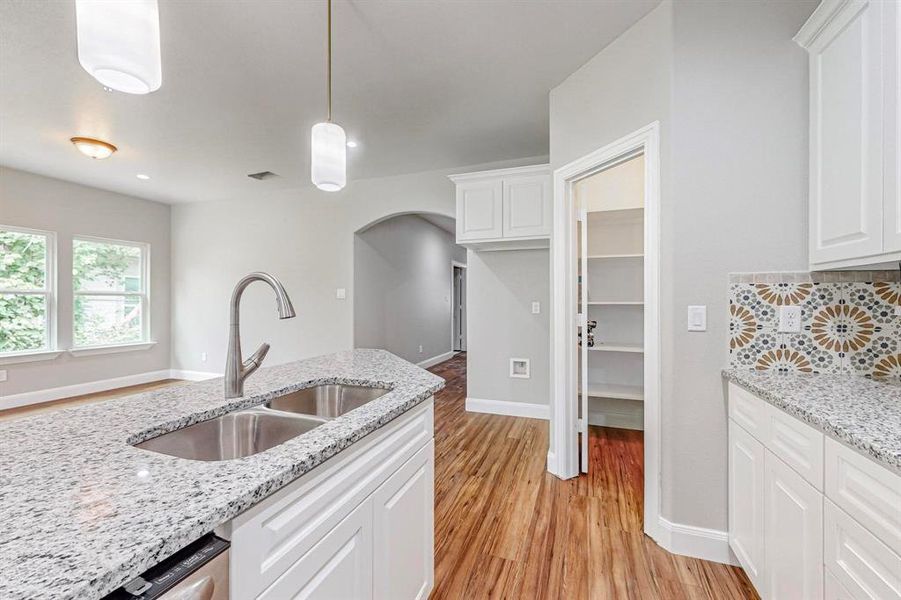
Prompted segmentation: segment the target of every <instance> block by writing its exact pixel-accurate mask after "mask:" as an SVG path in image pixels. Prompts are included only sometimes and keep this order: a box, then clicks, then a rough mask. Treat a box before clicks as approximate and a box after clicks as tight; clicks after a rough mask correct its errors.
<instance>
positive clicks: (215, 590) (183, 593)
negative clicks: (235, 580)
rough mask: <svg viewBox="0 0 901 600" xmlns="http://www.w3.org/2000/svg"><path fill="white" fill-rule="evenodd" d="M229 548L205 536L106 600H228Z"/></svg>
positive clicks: (225, 543)
mask: <svg viewBox="0 0 901 600" xmlns="http://www.w3.org/2000/svg"><path fill="white" fill-rule="evenodd" d="M228 547H229V543H228V542H227V541H225V540H223V539H221V538H218V537H216V536H215V535H213V534H209V535H205V536H204V537H202V538H200V539H199V540H197V541H196V542H194V543H192V544H189V545H188V546H186V547H185V548H183V549H181V550H179V551H178V552H176V553H175V554H173V555H172V556H170V557H169V558H167V559H166V560H164V561H163V562H161V563H160V564H158V565H156V566H155V567H152V568H150V569H148V570H147V571H145V572H144V573H142V574H141V575H140V576H139V577H135V578H134V579H132V580H131V581H129V582H128V583H126V584H125V585H123V586H122V587H121V588H119V589H118V590H116V591H115V592H113V593H112V594H109V595H108V596H106V597H105V598H104V599H103V600H228Z"/></svg>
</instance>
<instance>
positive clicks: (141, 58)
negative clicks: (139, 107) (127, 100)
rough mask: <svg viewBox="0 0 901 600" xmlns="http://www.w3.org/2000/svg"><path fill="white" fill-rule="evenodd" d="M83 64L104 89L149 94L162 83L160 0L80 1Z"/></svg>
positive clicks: (77, 17)
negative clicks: (125, 0) (158, 1)
mask: <svg viewBox="0 0 901 600" xmlns="http://www.w3.org/2000/svg"><path fill="white" fill-rule="evenodd" d="M75 21H76V24H77V34H78V62H80V63H81V66H82V67H84V70H85V71H87V72H88V73H90V74H91V76H92V77H93V78H94V79H96V80H97V81H99V82H100V83H101V84H103V85H104V86H105V87H108V88H111V89H113V90H117V91H119V92H125V93H126V94H149V93H150V92H153V91H155V90H158V89H159V87H160V85H161V84H162V81H163V68H162V60H161V59H160V17H159V8H158V6H157V0H128V1H127V2H110V1H109V0H75Z"/></svg>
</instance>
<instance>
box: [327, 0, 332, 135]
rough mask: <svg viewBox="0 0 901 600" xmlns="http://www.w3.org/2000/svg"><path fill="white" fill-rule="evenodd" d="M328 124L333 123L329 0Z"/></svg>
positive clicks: (330, 10)
mask: <svg viewBox="0 0 901 600" xmlns="http://www.w3.org/2000/svg"><path fill="white" fill-rule="evenodd" d="M326 71H327V73H328V84H327V88H328V122H329V123H331V122H332V0H328V68H327V70H326Z"/></svg>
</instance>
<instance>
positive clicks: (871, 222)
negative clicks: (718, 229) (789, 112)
mask: <svg viewBox="0 0 901 600" xmlns="http://www.w3.org/2000/svg"><path fill="white" fill-rule="evenodd" d="M897 19H898V17H897V6H896V5H895V4H894V3H892V2H883V1H881V0H845V1H839V0H824V1H823V2H822V3H821V4H820V6H819V7H818V8H817V10H816V11H814V13H813V14H812V15H811V17H810V19H808V21H807V22H806V23H805V24H804V26H803V27H802V28H801V30H800V31H799V32H798V34H797V35H796V36H795V41H797V42H798V44H800V45H801V46H802V47H804V48H805V49H806V50H807V51H808V52H809V54H810V69H809V71H810V163H809V169H810V192H809V213H810V214H809V259H810V265H811V269H812V270H822V269H829V268H841V267H853V266H864V265H876V264H882V263H887V262H891V261H896V260H898V259H899V257H901V245H899V234H898V230H899V227H901V223H899V220H898V205H899V198H898V154H897V140H898V126H899V125H898V94H897V73H898V60H897V42H898V40H897V37H898V22H897ZM884 133H888V134H889V135H884Z"/></svg>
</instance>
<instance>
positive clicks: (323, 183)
mask: <svg viewBox="0 0 901 600" xmlns="http://www.w3.org/2000/svg"><path fill="white" fill-rule="evenodd" d="M327 73H328V80H327V98H328V118H327V119H326V120H325V121H324V122H322V123H316V124H315V125H313V130H312V134H311V136H310V138H311V152H310V177H311V178H312V180H313V184H314V185H315V186H316V187H318V188H319V189H320V190H323V191H326V192H337V191H338V190H340V189H341V188H343V187H344V185H345V184H346V183H347V136H346V135H345V134H344V129H342V127H341V126H340V125H338V124H337V123H332V0H328V67H327Z"/></svg>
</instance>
